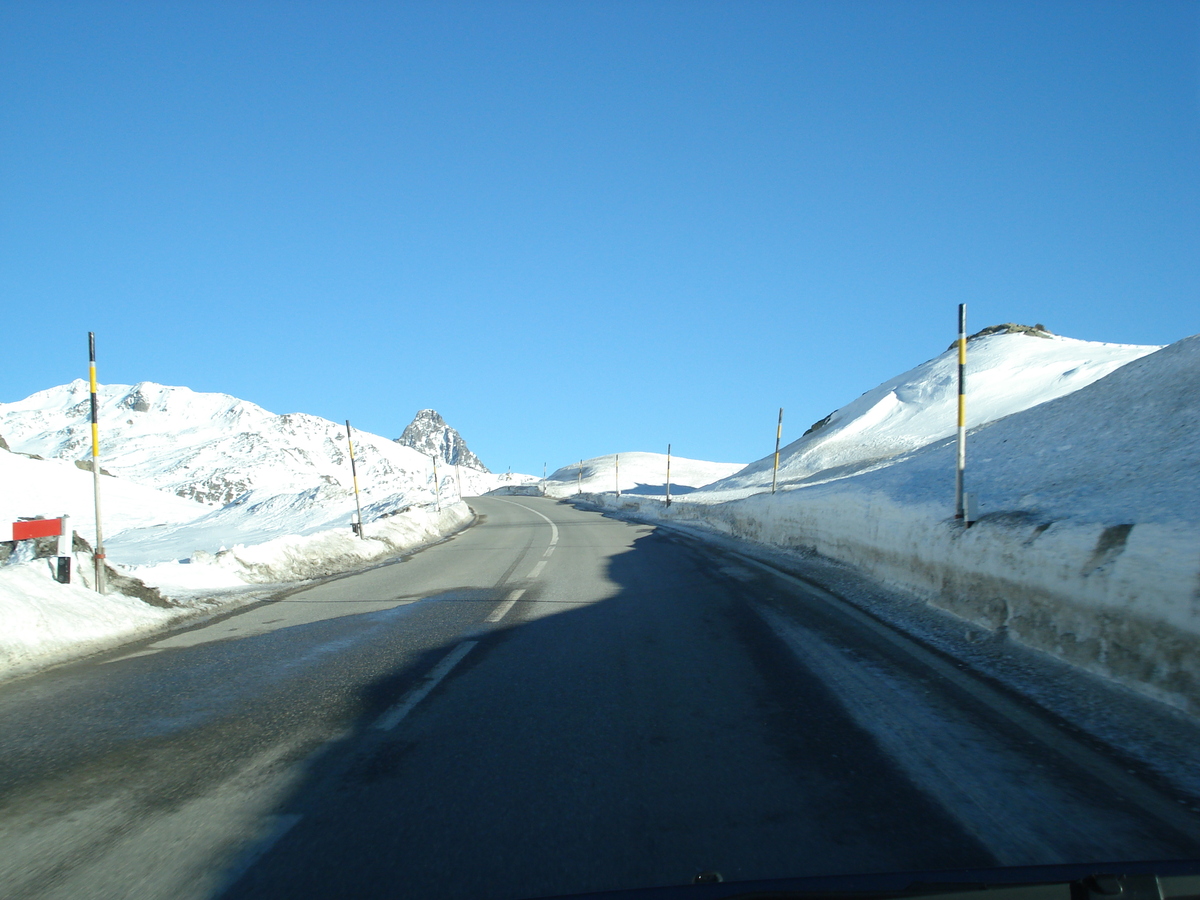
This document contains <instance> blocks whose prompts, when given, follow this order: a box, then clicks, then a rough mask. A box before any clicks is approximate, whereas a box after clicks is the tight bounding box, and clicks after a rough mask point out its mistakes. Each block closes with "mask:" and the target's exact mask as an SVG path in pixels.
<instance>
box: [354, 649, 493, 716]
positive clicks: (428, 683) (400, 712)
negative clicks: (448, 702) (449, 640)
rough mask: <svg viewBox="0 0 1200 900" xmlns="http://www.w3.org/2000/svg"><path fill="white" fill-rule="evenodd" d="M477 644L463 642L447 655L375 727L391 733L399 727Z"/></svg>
mask: <svg viewBox="0 0 1200 900" xmlns="http://www.w3.org/2000/svg"><path fill="white" fill-rule="evenodd" d="M477 643H479V642H478V641H463V642H462V643H461V644H459V645H458V646H457V647H455V648H454V649H453V650H451V651H450V652H449V653H447V654H446V656H445V657H443V659H442V661H441V662H440V663H438V664H437V665H436V666H434V667H433V669H432V670H431V671H430V673H429V674H428V675H426V676H425V680H424V681H422V682H421V683H420V684H419V685H417V686H416V687H415V688H413V689H412V690H411V691H409V692H408V695H407V696H406V697H405V698H404V699H403V700H402V701H400V703H398V704H396V705H395V706H393V707H392V708H391V709H389V710H388V711H387V712H385V713H384V714H383V715H382V716H380V717H379V718H378V719H377V720H376V722H375V727H376V728H377V729H379V730H380V731H391V730H392V729H393V728H395V727H396V726H397V725H399V724H400V721H401V719H403V718H404V717H405V716H407V715H408V714H409V713H410V712H412V711H413V707H415V706H416V705H417V704H418V703H420V702H421V701H422V700H424V699H425V698H426V697H427V696H429V692H430V691H432V690H433V689H434V688H435V687H437V686H438V684H439V683H440V682H441V680H442V679H443V678H445V677H446V676H447V675H449V674H450V670H451V669H453V668H454V667H455V666H457V665H458V664H459V663H460V662H461V661H462V658H463V657H464V656H466V655H467V654H468V653H470V652H471V648H472V647H474V646H475V645H476V644H477Z"/></svg>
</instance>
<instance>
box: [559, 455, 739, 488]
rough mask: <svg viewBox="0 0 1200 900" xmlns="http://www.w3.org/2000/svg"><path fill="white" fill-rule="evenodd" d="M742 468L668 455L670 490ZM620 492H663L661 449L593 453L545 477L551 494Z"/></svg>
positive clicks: (663, 457) (706, 481)
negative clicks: (604, 454) (602, 454)
mask: <svg viewBox="0 0 1200 900" xmlns="http://www.w3.org/2000/svg"><path fill="white" fill-rule="evenodd" d="M742 468H744V466H743V464H742V463H720V462H709V461H708V460H704V459H686V458H684V457H681V456H672V457H671V493H672V495H673V496H674V495H679V494H685V493H688V492H689V491H694V490H695V489H696V488H698V487H700V486H701V485H705V484H709V483H710V482H713V481H716V480H717V479H719V478H724V477H726V476H728V475H731V474H733V473H734V472H738V471H740V470H741V469H742ZM618 477H619V478H620V485H621V493H623V494H650V495H660V494H665V493H666V484H667V455H666V454H665V453H644V452H635V453H620V454H612V453H610V454H608V455H607V456H594V457H592V458H591V459H585V460H582V461H581V462H578V463H572V464H571V465H569V466H563V467H562V468H561V469H558V470H557V471H556V472H554V474H553V475H551V476H550V477H549V478H547V479H546V493H547V494H548V495H549V496H551V497H569V496H571V495H573V494H575V493H576V492H578V491H580V490H582V491H583V492H585V493H604V492H609V491H613V492H615V491H616V489H617V479H618Z"/></svg>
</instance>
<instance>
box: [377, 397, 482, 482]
mask: <svg viewBox="0 0 1200 900" xmlns="http://www.w3.org/2000/svg"><path fill="white" fill-rule="evenodd" d="M396 443H397V444H403V445H404V446H405V447H412V448H413V449H414V450H416V451H417V452H418V453H423V454H425V455H426V456H432V457H434V458H435V459H437V460H439V461H441V462H443V463H445V464H446V465H448V466H467V467H468V468H471V469H478V470H479V471H481V472H487V471H488V468H487V466H485V465H484V464H483V462H482V461H481V460H480V459H479V457H478V456H476V455H475V454H474V453H472V452H471V451H470V450H469V449H468V448H467V442H466V441H464V440H463V439H462V435H460V434H459V433H458V432H457V431H455V430H454V429H453V428H451V427H450V426H449V425H447V424H446V420H445V419H443V418H442V417H441V416H440V415H439V414H438V412H437V410H435V409H422V410H419V411H418V412H417V414H416V416H414V417H413V420H412V421H411V422H410V423H409V424H408V427H407V428H405V429H404V433H403V434H401V435H400V437H398V438H396Z"/></svg>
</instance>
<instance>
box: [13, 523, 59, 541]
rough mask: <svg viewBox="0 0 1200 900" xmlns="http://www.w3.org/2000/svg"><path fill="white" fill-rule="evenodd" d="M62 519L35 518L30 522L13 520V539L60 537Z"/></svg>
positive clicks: (26, 539)
mask: <svg viewBox="0 0 1200 900" xmlns="http://www.w3.org/2000/svg"><path fill="white" fill-rule="evenodd" d="M62 525H63V521H62V519H34V520H33V521H30V522H13V525H12V535H13V536H12V539H13V540H14V541H28V540H30V539H31V538H40V537H58V535H60V534H62Z"/></svg>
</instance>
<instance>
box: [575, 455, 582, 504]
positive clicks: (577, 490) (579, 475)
mask: <svg viewBox="0 0 1200 900" xmlns="http://www.w3.org/2000/svg"><path fill="white" fill-rule="evenodd" d="M575 493H577V494H578V495H579V496H580V497H582V496H583V460H582V459H581V460H580V461H579V471H578V472H577V473H576V481H575Z"/></svg>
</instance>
